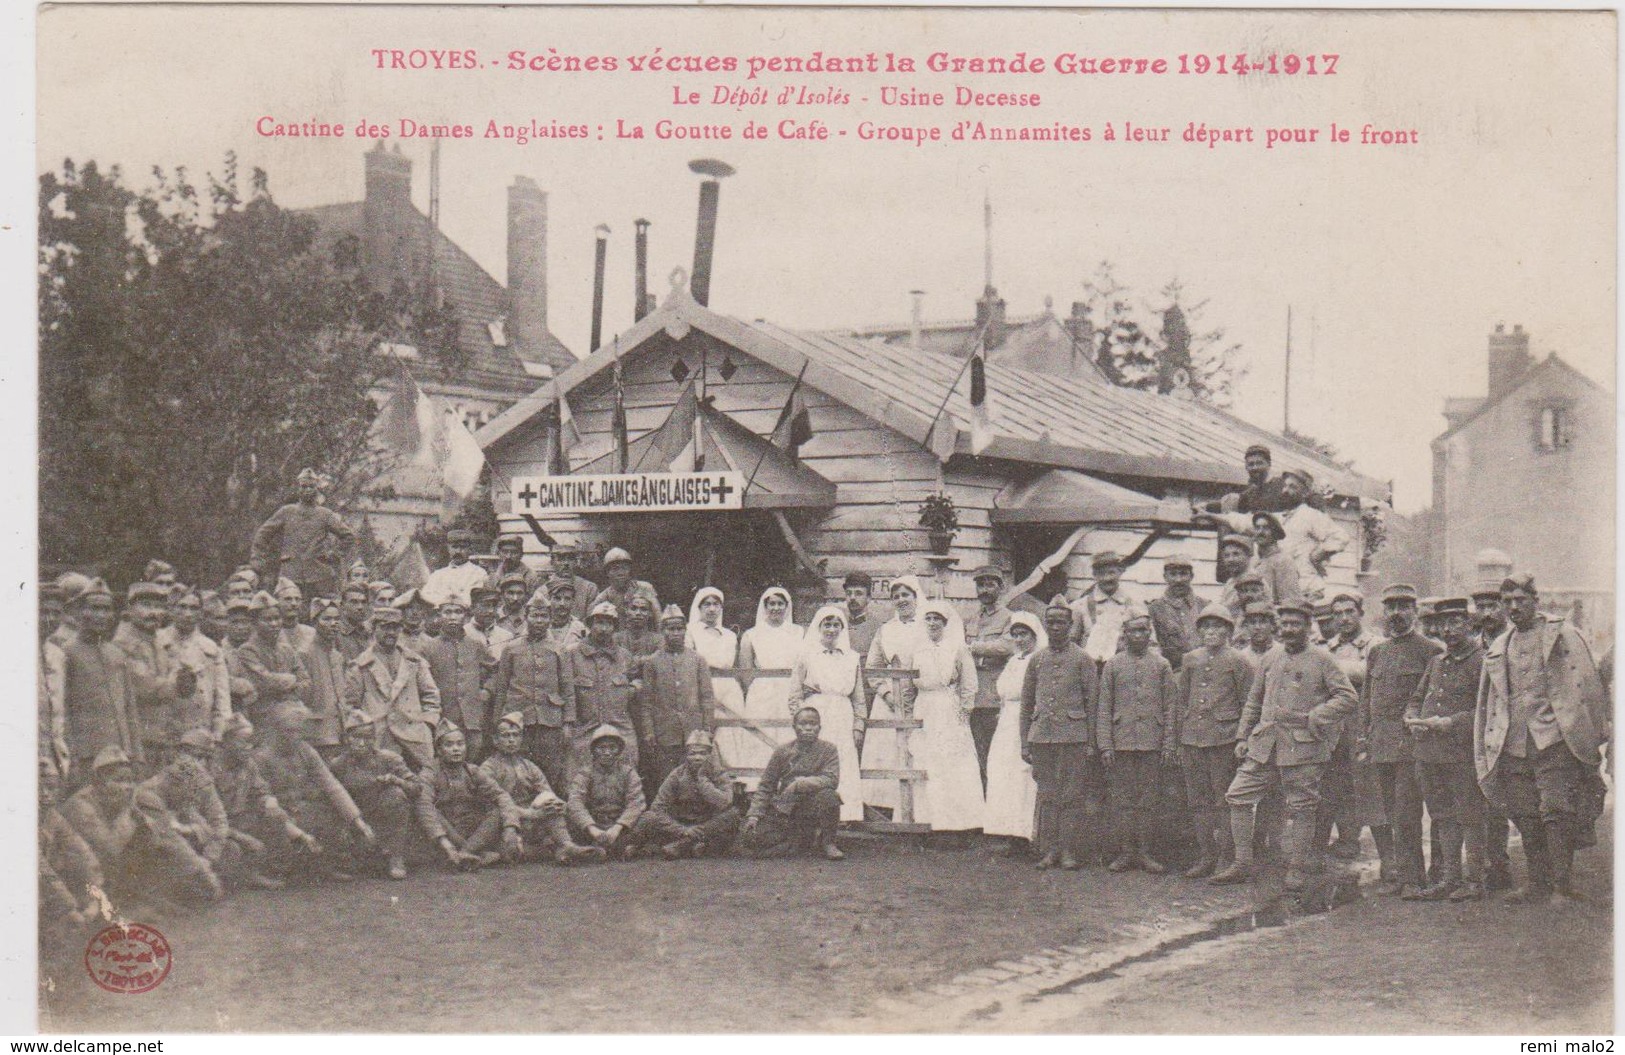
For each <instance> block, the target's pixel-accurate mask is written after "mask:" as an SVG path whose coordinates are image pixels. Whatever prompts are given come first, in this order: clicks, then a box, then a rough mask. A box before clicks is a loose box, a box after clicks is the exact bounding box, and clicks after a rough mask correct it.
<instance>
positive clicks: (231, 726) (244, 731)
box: [220, 711, 254, 740]
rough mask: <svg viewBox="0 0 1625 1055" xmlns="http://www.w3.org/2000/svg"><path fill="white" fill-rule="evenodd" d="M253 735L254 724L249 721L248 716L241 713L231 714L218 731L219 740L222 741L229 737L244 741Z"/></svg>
mask: <svg viewBox="0 0 1625 1055" xmlns="http://www.w3.org/2000/svg"><path fill="white" fill-rule="evenodd" d="M253 735H254V723H253V722H251V721H249V720H248V716H247V715H245V714H244V713H243V712H242V711H234V712H232V715H231V717H230V718H227V719H226V724H225V726H224V727H223V728H222V729H221V730H220V738H221V739H222V740H224V739H225V738H226V737H230V736H238V737H243V738H245V739H246V738H248V737H250V736H253Z"/></svg>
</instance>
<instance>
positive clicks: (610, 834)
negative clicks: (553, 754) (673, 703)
mask: <svg viewBox="0 0 1625 1055" xmlns="http://www.w3.org/2000/svg"><path fill="white" fill-rule="evenodd" d="M587 742H588V743H589V745H590V750H591V752H592V753H591V759H590V761H588V762H587V763H586V764H585V765H583V766H581V767H580V768H578V769H577V770H576V771H575V775H574V776H572V777H571V778H570V796H569V799H568V800H567V801H566V804H565V807H564V809H565V819H566V821H567V822H568V824H569V827H570V836H571V838H573V839H575V840H576V841H577V842H580V843H584V844H585V843H591V844H592V845H594V846H598V847H601V848H602V849H603V851H604V852H605V853H606V854H611V855H614V856H617V857H630V856H632V855H633V853H634V852H635V851H636V845H635V844H634V843H633V841H632V838H631V836H632V827H633V825H635V824H636V823H637V821H638V818H639V817H641V816H643V811H644V808H645V807H646V805H647V802H646V800H645V799H644V797H643V781H641V780H640V779H638V771H637V769H636V768H634V767H633V765H632V764H631V763H629V762H628V761H626V759H625V757H624V755H625V749H626V736H625V735H624V734H622V733H621V731H620V730H619V729H617V728H616V727H615V726H613V725H600V726H598V727H597V728H596V729H592V730H590V731H589V732H588V733H587Z"/></svg>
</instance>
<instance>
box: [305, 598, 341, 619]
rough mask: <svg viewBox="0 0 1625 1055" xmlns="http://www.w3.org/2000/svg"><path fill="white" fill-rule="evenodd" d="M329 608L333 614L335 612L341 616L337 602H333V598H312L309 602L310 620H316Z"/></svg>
mask: <svg viewBox="0 0 1625 1055" xmlns="http://www.w3.org/2000/svg"><path fill="white" fill-rule="evenodd" d="M329 608H331V609H332V610H333V611H334V612H337V613H339V614H341V615H342V614H343V612H342V610H341V609H340V608H339V603H338V602H337V601H335V600H333V598H331V597H315V598H312V599H311V602H310V617H311V619H316V618H318V617H320V616H321V614H322V613H323V612H325V611H327V610H328V609H329Z"/></svg>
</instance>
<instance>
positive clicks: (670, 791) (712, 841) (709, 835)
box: [632, 729, 739, 861]
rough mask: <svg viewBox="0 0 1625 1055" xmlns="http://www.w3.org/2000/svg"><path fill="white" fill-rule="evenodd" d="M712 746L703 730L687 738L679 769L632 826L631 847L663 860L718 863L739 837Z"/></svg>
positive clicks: (728, 789)
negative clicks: (709, 859) (711, 859)
mask: <svg viewBox="0 0 1625 1055" xmlns="http://www.w3.org/2000/svg"><path fill="white" fill-rule="evenodd" d="M715 753H716V743H715V741H714V740H713V739H712V737H711V734H710V733H709V732H707V731H706V730H704V729H696V730H694V731H693V732H691V733H689V734H688V739H687V741H686V743H685V745H684V756H683V763H682V764H681V765H679V766H678V767H677V768H675V769H673V770H672V771H671V772H670V773H669V774H668V775H667V776H666V779H665V780H663V781H662V782H661V784H660V790H659V791H658V792H657V793H656V794H655V800H654V803H653V804H652V805H650V807H649V809H648V810H647V811H646V812H645V813H644V814H643V816H641V817H639V818H638V820H637V823H636V824H634V825H633V826H632V839H633V842H634V843H636V844H637V845H639V846H654V847H658V848H659V849H660V854H661V856H662V857H664V858H666V860H668V861H675V860H677V859H678V858H680V857H717V856H721V855H722V854H725V853H727V852H728V848H729V847H730V846H732V845H733V841H734V836H735V835H737V834H738V832H739V811H737V810H735V809H734V808H733V787H732V785H731V784H730V783H729V782H728V779H727V777H726V775H725V774H723V773H721V772H719V771H718V770H717V768H716V765H715V763H714V762H713V756H714V755H715Z"/></svg>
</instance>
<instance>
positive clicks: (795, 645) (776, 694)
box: [725, 586, 802, 787]
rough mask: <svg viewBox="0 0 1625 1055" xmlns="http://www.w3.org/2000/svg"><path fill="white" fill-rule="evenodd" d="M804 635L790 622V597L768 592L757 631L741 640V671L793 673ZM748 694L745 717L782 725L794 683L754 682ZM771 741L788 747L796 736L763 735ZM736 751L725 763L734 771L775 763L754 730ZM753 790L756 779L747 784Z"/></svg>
mask: <svg viewBox="0 0 1625 1055" xmlns="http://www.w3.org/2000/svg"><path fill="white" fill-rule="evenodd" d="M801 640H802V629H801V627H799V626H797V625H796V624H795V623H794V621H792V619H791V607H790V594H789V592H788V591H786V590H785V589H783V588H782V587H779V586H769V587H768V588H767V589H766V590H765V591H764V592H763V593H762V597H761V600H759V601H757V602H756V625H755V626H753V627H751V628H750V629H749V630H747V631H745V633H744V634H743V635H742V636H741V637H740V639H739V669H740V670H775V669H778V670H789V669H790V668H792V667H794V666H795V665H796V657H797V656H799V655H800V654H801ZM746 677H747V679H748V685H747V687H746V689H745V707H744V715H745V717H746V718H749V719H751V720H752V721H755V720H756V719H759V718H768V719H781V720H782V719H783V718H784V717H785V706H786V705H785V701H786V700H788V699H789V698H790V679H789V677H788V676H786V675H783V674H780V675H775V676H768V677H763V678H750V677H749V676H748V675H747V676H746ZM762 731H763V732H764V733H766V734H767V735H768V737H769V738H771V739H772V740H773V741H775V742H776V743H778V744H787V743H789V742H790V740H791V738H792V736H793V735H794V734H793V733H791V731H790V730H789V729H787V728H785V729H763V730H762ZM741 733H742V734H743V735H742V736H741V737H740V738H739V743H738V745H737V747H736V749H735V750H736V751H737V753H738V756H739V757H737V758H725V761H726V762H727V764H728V765H730V766H739V767H743V768H746V769H765V768H766V767H767V760H768V759H769V758H770V757H772V754H773V747H771V746H769V745H768V744H765V743H763V742H762V740H761V738H760V737H758V736H756V735H755V734H754V733H752V732H751V731H750V730H748V729H746V730H741ZM747 783H748V784H749V785H750V786H752V787H754V786H755V784H756V778H754V777H752V778H748V780H747Z"/></svg>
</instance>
